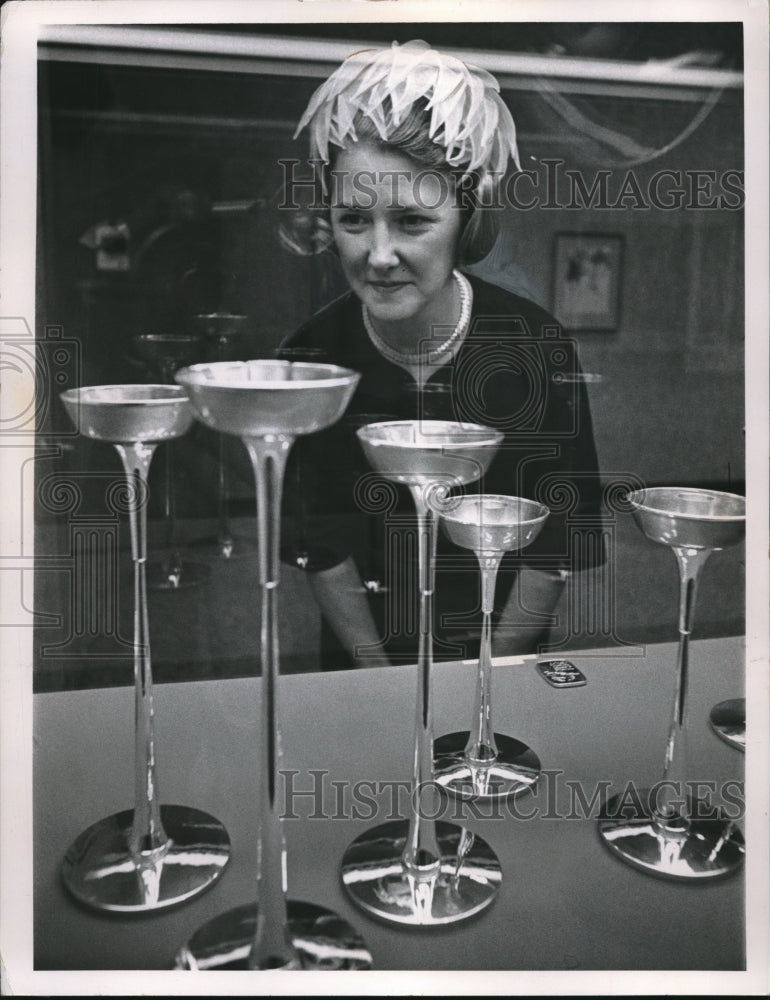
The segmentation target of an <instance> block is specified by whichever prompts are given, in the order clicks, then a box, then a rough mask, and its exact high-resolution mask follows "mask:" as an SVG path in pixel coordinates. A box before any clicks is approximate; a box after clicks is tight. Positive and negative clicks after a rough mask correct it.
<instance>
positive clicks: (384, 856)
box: [342, 420, 503, 927]
mask: <svg viewBox="0 0 770 1000" xmlns="http://www.w3.org/2000/svg"><path fill="white" fill-rule="evenodd" d="M358 436H359V438H360V440H361V444H362V446H363V448H364V452H365V454H366V456H367V458H368V460H369V462H370V464H371V465H372V467H373V468H374V469H375V470H376V471H378V472H380V473H381V474H382V475H383V476H384V477H385V478H386V479H390V480H392V481H393V482H397V483H401V484H403V485H406V486H408V487H409V490H410V492H411V494H412V498H413V500H414V504H415V509H416V512H417V530H418V535H419V543H418V568H419V588H420V598H419V600H420V612H419V622H420V624H419V640H418V642H419V645H418V656H417V699H416V715H415V729H414V758H413V760H414V765H413V774H412V780H413V794H414V795H416V796H419V798H420V802H419V804H416V805H415V804H414V803H412V810H411V816H410V818H409V820H408V821H403V822H402V821H399V820H396V821H394V822H390V823H384V824H381V825H379V826H376V827H373V828H372V829H369V830H366V831H365V832H364V833H362V834H361V835H360V836H359V837H357V838H356V839H355V840H354V841H353V843H352V844H351V845H350V846H349V847H348V849H347V850H346V852H345V855H344V857H343V860H342V882H343V885H344V886H345V888H346V890H347V891H348V893H349V895H350V897H351V899H352V900H353V902H354V903H356V905H357V906H359V907H361V909H363V910H364V911H365V912H366V913H369V914H371V915H373V916H376V917H379V918H380V919H382V920H384V921H387V922H389V923H394V924H401V925H407V926H415V927H431V926H437V925H442V924H451V923H456V922H457V921H459V920H465V919H467V918H468V917H471V916H473V915H474V914H476V913H480V912H481V911H482V910H484V909H485V908H486V907H487V906H489V905H490V903H491V902H492V901H493V899H494V897H495V895H496V893H497V890H498V888H499V886H500V881H501V869H500V862H499V861H498V859H497V856H496V855H495V853H494V851H493V850H492V849H491V847H489V845H488V844H487V843H486V842H485V841H484V840H483V839H482V838H481V837H478V836H475V835H474V834H473V833H471V832H470V831H468V830H467V829H466V828H465V827H461V826H458V825H456V824H454V823H448V822H443V821H438V820H435V819H433V818H432V816H433V815H435V809H434V803H427V798H428V797H432V795H433V794H438V793H437V790H436V789H435V782H434V779H433V719H432V703H431V698H430V683H431V670H432V665H433V589H434V576H435V573H434V569H435V565H434V564H435V553H436V509H437V505H438V504H440V503H441V501H442V500H443V498H444V497H445V496H446V494H447V492H448V491H449V490H450V489H451V488H452V487H454V486H462V485H464V484H467V483H472V482H476V481H477V480H478V479H480V478H481V476H482V475H483V474H484V472H485V470H486V469H487V467H488V466H489V463H490V462H491V461H492V459H493V457H494V455H495V453H496V452H497V449H498V447H499V445H500V442H501V441H502V438H503V435H502V434H501V433H500V432H498V431H493V430H490V429H489V428H488V427H482V426H479V425H477V424H459V423H453V422H450V421H440V420H427V421H417V420H405V421H391V422H385V423H375V424H369V425H367V426H366V427H362V428H360V429H359V431H358Z"/></svg>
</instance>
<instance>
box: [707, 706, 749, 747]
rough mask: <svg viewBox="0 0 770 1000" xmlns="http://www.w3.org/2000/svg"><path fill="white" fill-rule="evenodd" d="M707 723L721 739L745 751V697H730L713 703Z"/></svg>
mask: <svg viewBox="0 0 770 1000" xmlns="http://www.w3.org/2000/svg"><path fill="white" fill-rule="evenodd" d="M709 724H710V725H711V728H712V729H713V730H714V732H715V733H716V734H717V736H718V737H719V738H720V739H721V740H724V741H725V743H729V744H730V746H732V747H736V748H737V749H738V750H742V751H743V752H744V753H745V752H746V699H745V698H731V699H730V700H729V701H720V702H719V704H718V705H714V707H713V708H712V709H711V714H710V715H709Z"/></svg>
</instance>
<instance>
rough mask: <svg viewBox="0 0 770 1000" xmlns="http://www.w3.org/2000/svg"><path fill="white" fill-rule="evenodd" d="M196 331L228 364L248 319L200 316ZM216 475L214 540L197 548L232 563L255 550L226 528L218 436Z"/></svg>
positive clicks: (223, 457) (222, 447)
mask: <svg viewBox="0 0 770 1000" xmlns="http://www.w3.org/2000/svg"><path fill="white" fill-rule="evenodd" d="M196 322H197V327H198V329H199V330H200V331H201V333H202V334H203V336H204V337H206V338H207V340H208V341H209V343H210V344H211V345H212V347H213V353H214V357H215V359H216V360H217V361H219V362H223V361H231V360H232V359H233V348H234V346H235V345H236V344H237V343H238V341H239V340H242V338H243V336H244V333H245V326H246V324H247V322H248V316H244V315H241V314H240V313H228V312H214V313H203V314H201V315H199V316H197V317H196ZM217 462H218V474H219V481H218V484H217V521H218V528H217V535H216V538H203V539H201V540H200V541H199V542H198V545H200V546H204V547H206V548H210V547H214V548H215V549H216V550H217V553H218V555H219V556H220V558H222V559H232V558H233V557H234V556H239V555H244V556H247V555H253V554H254V550H255V548H256V546H255V543H254V540H253V539H252V538H244V537H241V536H236V535H234V534H233V530H232V528H231V526H230V482H229V475H228V468H227V436H226V435H224V434H220V435H219V442H218V458H217Z"/></svg>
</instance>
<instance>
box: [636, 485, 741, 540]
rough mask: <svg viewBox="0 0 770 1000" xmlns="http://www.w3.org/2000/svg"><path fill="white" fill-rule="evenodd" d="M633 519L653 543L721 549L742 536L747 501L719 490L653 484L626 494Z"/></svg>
mask: <svg viewBox="0 0 770 1000" xmlns="http://www.w3.org/2000/svg"><path fill="white" fill-rule="evenodd" d="M628 502H629V503H630V504H631V506H632V508H633V511H632V513H633V516H634V520H635V521H636V523H637V524H638V526H639V527H640V528H641V530H642V531H643V532H644V534H645V535H646V536H647V537H648V538H649V539H650V540H651V541H653V542H658V543H660V544H661V545H669V546H672V547H675V546H678V547H683V548H690V549H712V550H718V549H723V548H725V547H726V546H728V545H736V544H737V543H738V542H740V541H741V540H742V539H743V537H744V535H745V527H746V501H745V499H744V498H743V497H740V496H736V495H734V494H732V493H722V492H720V491H718V490H701V489H697V490H696V489H687V488H683V487H680V486H655V487H651V488H649V489H644V490H637V491H636V492H634V493H629V494H628Z"/></svg>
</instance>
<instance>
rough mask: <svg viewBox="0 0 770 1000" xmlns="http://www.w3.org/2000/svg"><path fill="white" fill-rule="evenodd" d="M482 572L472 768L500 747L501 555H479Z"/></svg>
mask: <svg viewBox="0 0 770 1000" xmlns="http://www.w3.org/2000/svg"><path fill="white" fill-rule="evenodd" d="M477 556H478V560H479V568H480V569H481V610H482V614H483V621H482V626H481V646H480V648H479V669H478V675H477V679H476V698H475V702H474V707H473V729H472V730H471V732H470V738H469V740H468V745H467V746H466V748H465V756H466V759H467V760H468V762H469V763H470V764H473V765H475V766H477V767H479V766H481V767H483V766H484V765H485V764H490V763H492V762H493V761H494V760H496V759H497V744H496V743H495V731H494V726H493V724H492V610H493V608H494V603H495V583H496V581H497V570H498V567H499V566H500V560H501V559H502V553H492V554H489V553H483V552H478V553H477Z"/></svg>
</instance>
